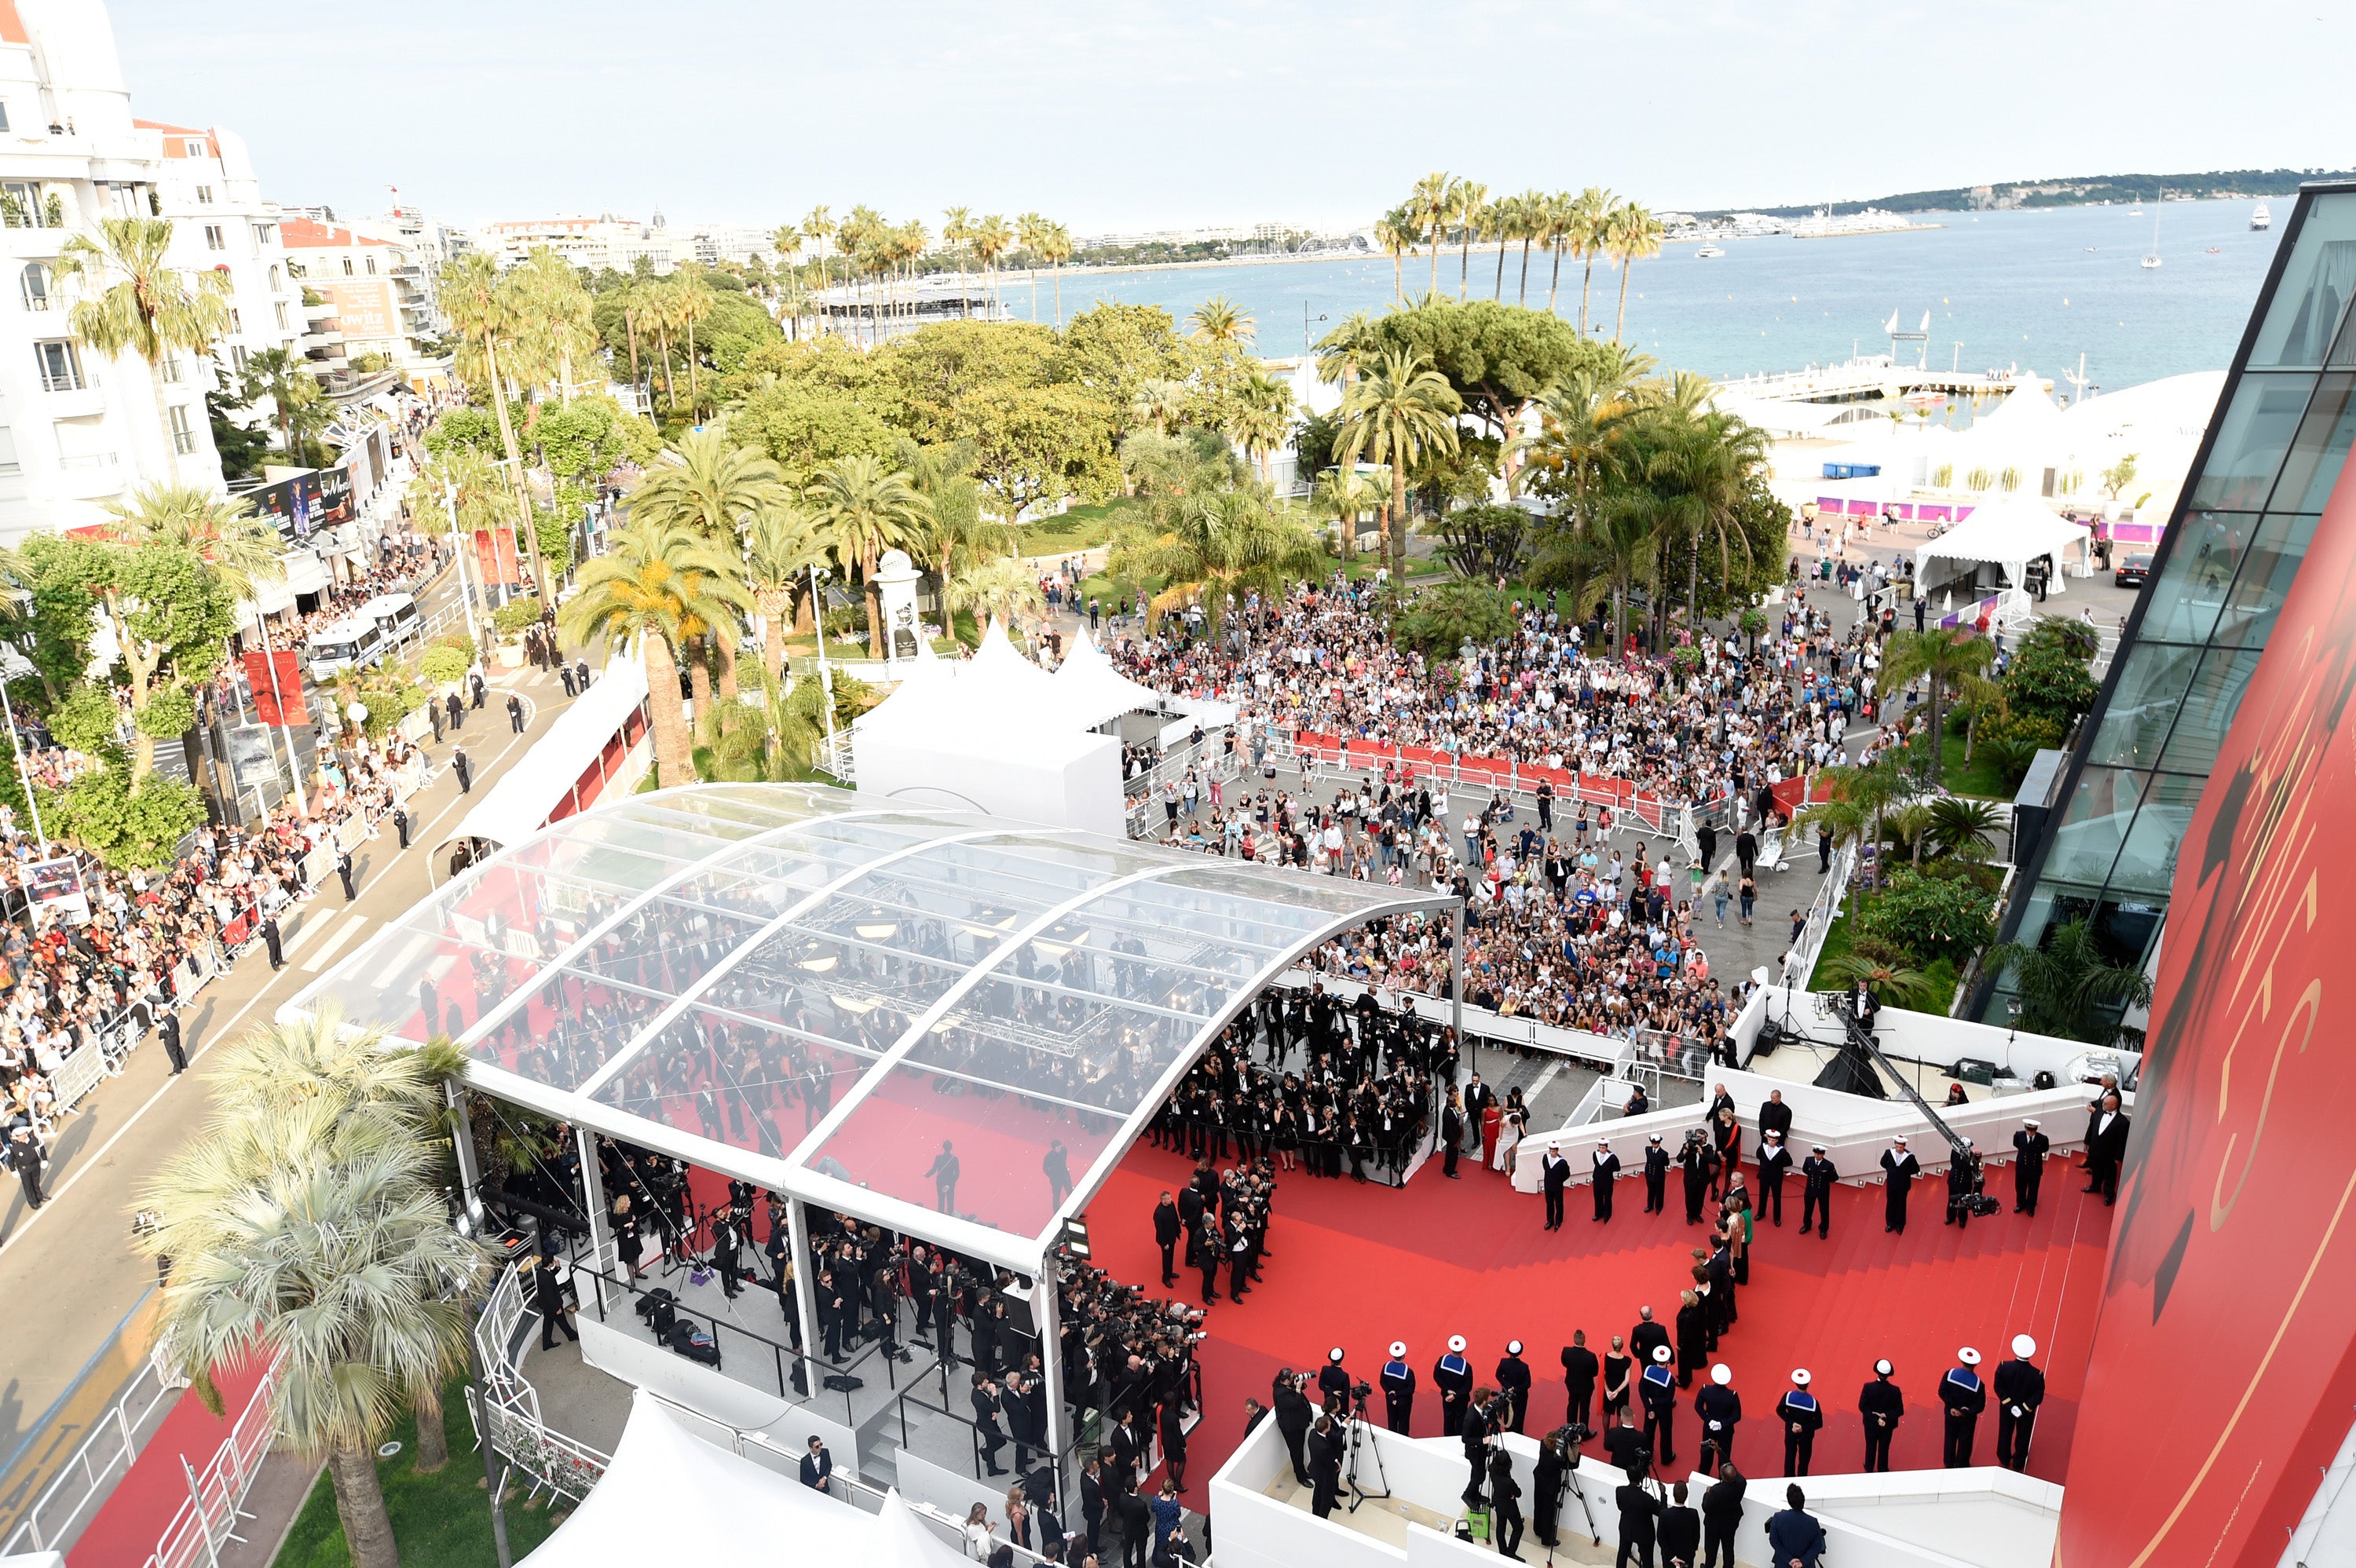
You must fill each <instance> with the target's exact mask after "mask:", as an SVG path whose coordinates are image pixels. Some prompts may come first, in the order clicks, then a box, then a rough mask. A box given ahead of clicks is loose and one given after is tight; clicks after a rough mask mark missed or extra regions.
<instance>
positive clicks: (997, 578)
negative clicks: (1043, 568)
mask: <svg viewBox="0 0 2356 1568" xmlns="http://www.w3.org/2000/svg"><path fill="white" fill-rule="evenodd" d="M942 599H943V602H944V603H946V604H947V605H948V608H949V609H950V610H953V611H955V610H970V611H972V612H973V613H974V617H975V619H977V620H979V621H981V622H982V623H984V624H988V623H989V622H990V621H991V620H992V619H993V618H995V619H997V620H1001V621H1003V622H1005V623H1006V624H1008V625H1009V626H1012V625H1015V624H1018V622H1019V621H1020V620H1021V618H1022V617H1023V615H1025V614H1033V615H1035V614H1038V613H1040V612H1041V611H1042V610H1044V608H1045V607H1046V603H1047V596H1046V595H1045V594H1044V593H1043V592H1040V591H1039V574H1038V573H1037V572H1035V571H1032V570H1031V568H1030V566H1029V565H1028V564H1027V563H1025V562H1023V561H1021V560H1015V559H1014V558H1013V557H1012V556H1001V557H1000V558H999V559H998V560H982V561H976V562H975V563H974V564H973V565H971V566H969V567H967V568H966V569H965V570H964V571H961V572H959V573H958V575H957V576H956V577H954V578H952V579H950V580H949V585H948V588H946V589H944V590H943V591H942Z"/></svg>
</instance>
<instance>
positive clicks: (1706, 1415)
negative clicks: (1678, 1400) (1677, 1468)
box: [1694, 1361, 1742, 1476]
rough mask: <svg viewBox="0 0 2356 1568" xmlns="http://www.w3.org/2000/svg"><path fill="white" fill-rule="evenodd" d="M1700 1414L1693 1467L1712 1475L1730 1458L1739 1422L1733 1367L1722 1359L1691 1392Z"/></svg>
mask: <svg viewBox="0 0 2356 1568" xmlns="http://www.w3.org/2000/svg"><path fill="white" fill-rule="evenodd" d="M1694 1413H1695V1414H1696V1415H1698V1416H1700V1417H1701V1456H1700V1458H1699V1459H1698V1460H1697V1462H1696V1466H1695V1467H1696V1468H1697V1469H1698V1470H1700V1471H1701V1473H1702V1474H1703V1475H1705V1476H1715V1475H1717V1474H1718V1467H1719V1466H1720V1465H1723V1464H1726V1463H1728V1462H1729V1461H1730V1460H1731V1459H1733V1457H1734V1429H1735V1428H1736V1427H1738V1426H1740V1425H1741V1424H1742V1396H1741V1395H1740V1394H1739V1393H1737V1392H1734V1369H1733V1368H1732V1367H1730V1366H1728V1365H1727V1364H1726V1363H1725V1362H1724V1361H1720V1362H1719V1363H1718V1364H1717V1365H1716V1366H1714V1367H1712V1368H1710V1369H1709V1382H1708V1386H1706V1387H1705V1388H1703V1389H1702V1391H1701V1392H1699V1393H1697V1394H1695V1395H1694Z"/></svg>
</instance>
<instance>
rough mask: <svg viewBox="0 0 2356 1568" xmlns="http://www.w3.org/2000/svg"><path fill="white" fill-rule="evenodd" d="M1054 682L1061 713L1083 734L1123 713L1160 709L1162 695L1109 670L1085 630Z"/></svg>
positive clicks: (1083, 629)
mask: <svg viewBox="0 0 2356 1568" xmlns="http://www.w3.org/2000/svg"><path fill="white" fill-rule="evenodd" d="M1053 679H1054V683H1055V699H1056V702H1057V705H1058V708H1059V709H1060V711H1061V712H1062V713H1063V715H1064V717H1065V718H1066V719H1068V720H1071V721H1072V722H1074V723H1076V724H1077V725H1079V726H1080V728H1082V729H1084V730H1093V729H1095V728H1096V727H1097V726H1098V725H1099V724H1103V723H1106V722H1108V721H1109V720H1114V719H1118V718H1119V717H1120V716H1121V715H1122V714H1124V713H1134V712H1136V711H1138V710H1139V709H1159V708H1161V706H1162V695H1161V693H1159V692H1157V691H1155V690H1154V689H1153V688H1151V687H1146V686H1140V685H1138V684H1137V682H1135V681H1133V680H1131V679H1130V678H1129V677H1127V676H1125V675H1123V674H1121V673H1120V671H1119V670H1117V669H1115V668H1113V667H1112V661H1111V660H1110V659H1108V658H1107V657H1105V656H1104V650H1103V649H1101V648H1099V647H1098V646H1097V645H1096V643H1095V642H1094V641H1093V640H1092V639H1091V638H1090V637H1089V636H1088V634H1087V628H1086V627H1083V628H1081V630H1080V633H1079V635H1078V636H1077V637H1076V639H1074V641H1073V643H1072V651H1071V652H1070V653H1068V654H1066V655H1065V656H1064V662H1063V664H1062V666H1061V667H1058V668H1057V669H1056V671H1055V676H1054V677H1053Z"/></svg>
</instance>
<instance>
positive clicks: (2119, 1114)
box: [2086, 1089, 2127, 1207]
mask: <svg viewBox="0 0 2356 1568" xmlns="http://www.w3.org/2000/svg"><path fill="white" fill-rule="evenodd" d="M2126 1157H2127V1117H2126V1112H2125V1111H2122V1110H2120V1109H2119V1095H2118V1091H2117V1090H2115V1089H2114V1090H2113V1091H2111V1092H2110V1093H2107V1094H2105V1095H2104V1096H2103V1104H2102V1108H2101V1109H2100V1110H2098V1111H2096V1112H2095V1113H2094V1136H2092V1137H2090V1138H2088V1139H2087V1140H2086V1177H2087V1182H2086V1190H2087V1191H2089V1192H2099V1193H2101V1194H2102V1195H2103V1203H2104V1206H2105V1207H2108V1206H2110V1205H2111V1204H2114V1203H2116V1202H2117V1201H2118V1200H2119V1167H2120V1165H2121V1164H2122V1163H2124V1162H2125V1161H2126Z"/></svg>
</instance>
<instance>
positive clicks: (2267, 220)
mask: <svg viewBox="0 0 2356 1568" xmlns="http://www.w3.org/2000/svg"><path fill="white" fill-rule="evenodd" d="M2274 226H2275V215H2274V214H2273V213H2271V212H2268V211H2267V210H2266V204H2265V202H2263V201H2262V202H2260V203H2258V205H2257V206H2255V207H2254V208H2251V209H2250V227H2251V228H2252V229H2272V228H2273V227H2274Z"/></svg>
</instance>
